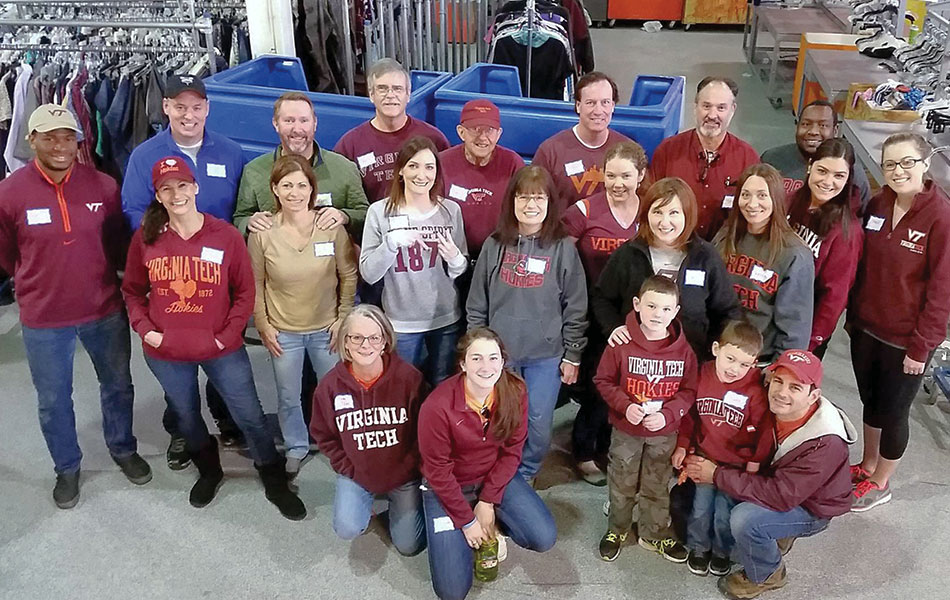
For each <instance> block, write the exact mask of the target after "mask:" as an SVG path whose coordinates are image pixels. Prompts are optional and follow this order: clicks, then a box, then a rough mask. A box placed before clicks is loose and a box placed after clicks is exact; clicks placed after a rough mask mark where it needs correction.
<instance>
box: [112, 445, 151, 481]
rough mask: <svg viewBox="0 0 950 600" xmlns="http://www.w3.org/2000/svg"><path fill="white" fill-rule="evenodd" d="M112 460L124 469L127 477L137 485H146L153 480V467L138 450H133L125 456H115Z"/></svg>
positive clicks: (123, 471) (123, 472)
mask: <svg viewBox="0 0 950 600" xmlns="http://www.w3.org/2000/svg"><path fill="white" fill-rule="evenodd" d="M112 460H114V461H115V464H117V465H119V468H120V469H122V474H123V475H125V478H126V479H128V480H129V481H131V482H132V483H134V484H135V485H145V484H146V483H148V482H149V481H151V480H152V468H151V467H149V466H148V463H147V462H145V459H143V458H142V457H141V456H139V455H138V452H133V453H132V454H131V455H129V456H126V457H124V458H116V457H115V456H113V457H112Z"/></svg>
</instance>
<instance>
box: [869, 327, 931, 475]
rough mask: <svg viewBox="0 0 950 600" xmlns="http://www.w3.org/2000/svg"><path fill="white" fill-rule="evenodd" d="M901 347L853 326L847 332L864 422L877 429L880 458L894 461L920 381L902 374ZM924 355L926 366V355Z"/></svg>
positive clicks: (901, 446) (903, 447) (907, 435)
mask: <svg viewBox="0 0 950 600" xmlns="http://www.w3.org/2000/svg"><path fill="white" fill-rule="evenodd" d="M904 354H905V351H904V350H903V349H901V348H895V347H894V346H889V345H888V344H885V343H884V342H882V341H880V340H878V339H875V338H873V337H871V336H870V335H868V334H867V333H865V332H864V331H860V330H857V329H853V330H852V331H851V365H852V367H853V368H854V377H855V379H857V382H858V394H859V395H860V396H861V402H862V403H863V404H864V424H865V425H867V426H868V427H873V428H874V429H880V430H881V445H880V450H879V451H880V455H881V458H884V459H887V460H897V459H899V458H900V457H901V456H903V455H904V450H906V449H907V440H908V439H909V438H910V428H909V420H910V406H911V404H913V402H914V398H915V397H916V396H917V392H918V391H919V390H920V385H921V383H923V380H924V376H923V375H907V374H906V373H904ZM931 356H933V353H931V354H930V356H928V357H927V361H926V363H927V366H926V367H925V368H924V372H925V373H926V372H927V369H928V368H929V366H930V358H931Z"/></svg>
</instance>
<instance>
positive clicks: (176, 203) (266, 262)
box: [0, 59, 950, 598]
mask: <svg viewBox="0 0 950 600" xmlns="http://www.w3.org/2000/svg"><path fill="white" fill-rule="evenodd" d="M368 89H369V95H370V99H371V100H372V101H373V104H374V105H375V107H376V115H375V117H374V118H373V119H372V120H370V121H368V122H366V123H364V124H362V125H360V126H358V127H356V128H354V129H353V130H351V131H350V132H348V133H347V134H346V135H344V136H343V137H342V138H341V139H340V141H339V142H338V144H337V145H336V147H335V149H334V151H330V150H328V149H326V148H321V147H320V146H319V145H318V144H317V143H316V142H315V141H314V135H315V132H316V128H317V115H315V114H314V110H313V106H312V104H311V102H310V100H309V98H308V97H307V96H306V95H305V94H302V93H299V92H289V93H286V94H284V95H283V96H281V97H280V98H279V99H278V100H277V102H276V103H275V106H274V117H273V125H274V128H275V130H276V132H277V134H278V136H279V137H280V145H279V146H278V147H277V148H275V149H274V151H273V152H269V153H267V154H264V155H262V156H259V157H257V158H255V159H254V160H252V161H250V162H248V163H247V164H245V161H244V159H243V156H242V151H241V149H240V147H239V146H238V145H237V144H235V143H234V142H233V141H231V140H229V139H228V138H227V137H226V136H224V135H222V134H221V133H216V132H213V131H210V130H208V129H207V128H206V127H205V119H206V117H207V115H208V111H209V109H211V108H212V107H210V106H209V102H208V100H207V96H206V93H205V90H204V85H203V84H202V82H201V80H200V79H198V78H196V77H190V76H181V77H179V76H175V77H172V78H171V79H170V80H169V82H168V84H167V85H166V89H165V92H164V96H165V97H164V100H163V111H164V113H165V114H166V115H167V117H168V121H169V125H168V127H167V128H166V129H165V130H164V131H162V132H161V133H159V134H158V135H156V136H155V137H153V138H151V139H149V140H148V141H146V142H145V143H143V144H141V145H140V146H139V147H137V148H136V149H135V150H134V151H133V153H132V156H131V158H130V161H129V165H128V169H127V172H126V176H125V177H124V179H123V182H122V186H121V190H120V188H119V187H118V186H117V184H116V183H115V181H114V180H112V179H111V178H109V177H107V176H105V175H103V174H101V173H99V172H97V171H96V170H95V169H93V168H92V167H89V166H85V165H81V164H78V163H77V161H76V153H77V132H78V127H77V125H76V121H75V118H74V117H73V116H72V115H71V114H70V113H69V111H68V110H66V109H64V108H63V107H60V106H56V105H43V106H40V107H39V108H37V109H36V110H35V111H34V112H33V114H32V115H31V116H30V119H29V127H28V128H29V132H30V133H29V141H30V145H31V147H32V148H33V150H34V152H35V155H36V158H35V159H34V160H33V161H32V162H31V163H29V164H27V165H26V166H25V167H23V168H21V169H19V170H17V171H15V172H14V173H13V174H11V175H10V176H9V177H7V178H6V179H5V180H4V181H2V182H0V268H2V269H4V270H6V271H8V272H10V273H13V275H14V278H15V288H16V295H17V300H18V303H19V307H20V319H21V322H22V331H23V340H24V344H25V347H26V354H27V360H28V363H29V367H30V371H31V375H32V380H33V383H34V386H35V388H36V391H37V397H38V406H39V420H40V426H41V429H42V432H43V435H44V437H45V439H46V442H47V446H48V448H49V451H50V455H51V456H52V459H53V463H54V470H55V473H56V485H55V487H54V490H53V498H54V501H55V503H56V505H57V506H59V507H60V508H71V507H73V506H75V505H76V503H77V502H78V500H79V487H80V486H79V482H80V463H81V458H82V454H81V451H80V449H79V446H78V442H77V436H76V427H75V418H74V414H73V404H72V397H71V390H72V365H73V357H74V353H75V344H76V338H77V337H78V339H79V341H80V342H81V343H82V344H83V346H84V347H85V348H86V350H87V352H88V353H89V355H90V357H91V358H92V361H93V364H94V366H95V371H96V375H97V377H98V380H99V383H100V391H101V405H102V415H103V433H104V436H105V440H106V444H107V446H108V449H109V452H110V454H111V455H112V457H113V459H114V460H115V462H116V463H117V465H118V466H119V468H120V469H121V470H122V472H123V473H124V475H125V476H126V477H127V478H128V479H129V480H130V481H131V482H132V483H134V484H139V485H142V484H145V483H147V482H148V481H149V480H150V479H151V470H150V467H149V465H148V463H147V462H146V461H144V460H143V459H142V458H141V457H140V456H139V455H138V453H137V446H136V439H135V437H134V435H133V433H132V413H133V388H132V378H131V374H130V367H129V364H130V356H131V351H130V350H131V339H130V337H131V336H130V333H129V329H130V326H131V329H132V330H134V331H135V332H136V333H137V334H138V335H139V337H140V338H141V340H142V347H143V349H144V354H145V362H146V364H147V366H148V368H149V369H150V370H151V371H152V373H153V374H154V376H155V378H156V379H157V381H158V382H159V384H160V385H161V387H162V389H163V390H164V393H165V400H166V404H167V410H166V413H165V416H164V419H163V425H164V427H165V429H166V430H167V431H168V433H169V434H170V436H171V442H170V444H169V448H168V452H167V454H166V458H167V463H168V466H169V467H170V468H172V469H183V468H185V467H187V466H188V465H189V464H190V463H194V464H195V466H196V468H197V471H198V479H197V481H196V482H195V484H194V485H193V487H192V489H191V492H190V502H191V504H192V505H194V506H196V507H203V506H206V505H208V504H209V503H211V502H212V501H213V499H214V497H215V494H216V492H217V490H218V488H219V486H220V485H221V483H222V480H223V471H222V469H221V462H220V458H219V448H218V443H219V441H218V440H220V443H221V444H224V445H226V446H243V445H246V446H247V449H248V452H249V453H250V456H251V457H252V459H253V461H254V465H255V467H256V469H257V470H258V472H259V474H260V478H261V481H262V483H263V487H264V491H265V494H266V497H267V499H268V500H269V501H271V502H272V503H273V504H275V505H276V506H277V508H278V509H279V511H280V512H281V514H282V515H284V516H285V517H287V518H289V519H294V520H298V519H303V518H304V517H305V516H306V514H307V511H306V507H305V506H304V504H303V503H302V502H301V500H300V499H299V497H298V496H297V494H296V491H295V488H294V486H292V484H291V482H292V480H293V478H294V477H295V476H296V475H297V474H298V472H299V471H300V468H301V465H302V464H303V462H304V460H305V459H306V458H307V456H308V454H309V453H310V451H311V439H312V440H313V441H314V442H315V443H316V445H317V447H318V448H319V450H320V452H321V453H322V454H324V455H325V456H326V458H327V460H328V462H329V464H330V466H331V467H332V469H333V470H334V472H335V473H336V488H335V489H336V492H335V493H336V496H335V500H334V512H333V528H334V530H335V532H336V533H337V534H338V535H339V536H340V537H342V538H345V539H352V538H355V537H356V536H358V535H360V534H362V533H363V532H364V531H365V530H366V529H367V527H368V526H369V523H370V520H371V518H372V515H373V501H374V499H376V498H378V497H385V498H387V499H388V501H389V519H388V523H389V533H390V536H391V538H392V542H393V545H394V546H395V547H396V549H397V550H398V551H399V552H400V553H402V554H405V555H413V554H417V553H419V552H421V551H422V550H423V549H425V548H426V547H428V549H429V551H428V558H429V565H430V571H431V576H432V584H433V588H434V590H435V593H436V595H438V596H439V597H440V598H463V597H465V596H466V595H467V593H468V591H469V589H470V587H471V585H472V579H473V570H472V564H473V557H474V552H475V551H476V550H477V549H478V548H480V547H481V546H482V544H484V543H485V542H487V541H490V540H496V539H497V540H499V541H500V542H501V544H500V549H499V558H500V559H501V560H504V558H505V556H506V554H507V543H506V540H507V539H509V538H510V539H511V540H512V541H514V542H515V543H516V544H517V545H519V546H521V547H523V548H527V549H530V550H534V551H538V552H544V551H546V550H548V549H550V548H551V547H552V546H553V545H554V544H555V541H556V538H557V530H556V525H555V521H554V518H553V516H552V515H551V512H550V511H549V510H548V508H547V507H546V505H545V503H544V502H543V501H542V499H541V498H540V496H539V495H538V494H537V493H536V492H535V490H534V487H533V483H534V480H535V477H536V475H537V473H538V471H539V469H540V467H541V464H542V462H543V461H544V458H545V456H546V454H547V452H548V449H549V446H550V441H551V430H552V422H553V415H554V411H555V408H556V406H557V404H558V399H559V397H562V398H563V397H569V398H571V399H573V400H575V401H577V402H578V403H579V404H580V409H579V410H578V413H577V416H576V418H575V421H574V426H573V433H572V441H573V452H574V457H575V459H576V461H577V469H578V472H579V474H580V475H581V477H582V478H583V479H584V480H586V481H588V482H589V483H592V484H594V485H607V487H608V495H609V501H608V503H607V505H606V506H605V512H606V513H607V528H606V532H605V534H604V535H603V538H602V539H601V542H600V545H599V549H598V551H599V553H600V556H601V557H602V558H603V559H604V560H607V561H612V560H615V559H616V558H617V557H618V556H619V554H620V551H621V548H622V546H623V545H624V543H625V542H626V541H627V539H628V536H629V535H631V533H632V534H633V535H634V536H635V537H636V540H637V541H638V543H639V545H640V546H642V547H643V548H646V549H648V550H650V551H652V552H655V553H658V554H660V555H661V556H663V557H664V558H666V559H668V560H671V561H673V562H685V563H687V566H688V568H689V570H690V571H691V572H693V573H695V574H697V575H707V574H709V573H712V574H715V575H720V576H721V579H720V580H719V587H720V589H721V590H722V591H723V593H724V594H726V595H727V596H729V597H736V598H753V597H755V596H757V595H758V594H760V593H762V592H763V591H766V590H770V589H775V588H778V587H781V586H783V585H785V583H786V581H787V574H786V570H785V566H784V563H783V558H782V556H783V554H785V553H786V552H788V550H789V549H790V548H791V545H792V543H793V542H794V539H795V538H797V537H803V536H809V535H814V534H815V533H818V532H820V531H822V530H823V529H825V528H826V527H827V526H828V523H829V521H830V519H831V518H833V517H836V516H839V515H842V514H844V513H847V512H849V511H852V512H861V511H865V510H869V509H871V508H873V507H875V506H878V505H880V504H882V503H884V502H887V501H888V500H889V499H890V497H891V492H890V487H889V480H890V478H891V477H892V476H893V474H894V472H895V470H896V468H897V465H898V462H899V460H900V458H901V456H902V455H903V453H904V450H905V448H906V446H907V441H908V418H909V408H910V405H911V402H912V400H913V398H914V396H915V394H916V393H917V391H918V389H919V387H920V384H921V379H922V376H923V373H924V371H925V369H926V368H927V363H928V362H929V360H930V358H931V356H932V354H933V351H934V349H935V348H936V347H937V345H939V344H940V342H941V341H942V340H943V339H944V336H945V333H946V327H947V321H948V316H950V266H948V265H947V264H946V262H947V261H948V260H950V254H948V252H947V251H948V249H950V200H948V198H947V196H946V195H945V194H944V192H943V191H942V190H941V189H940V188H939V187H937V186H936V185H935V184H934V183H933V182H932V181H929V180H928V178H927V176H926V173H927V169H928V167H929V164H930V159H931V155H932V149H931V148H930V147H929V145H928V144H927V142H926V140H924V139H923V138H921V137H920V136H917V135H915V134H910V133H906V134H898V135H895V136H892V137H891V138H889V139H888V140H887V141H886V142H885V143H884V147H883V153H882V157H881V164H882V168H883V172H884V177H885V181H884V182H883V183H884V184H885V185H884V187H883V188H882V189H881V191H880V192H879V193H878V194H877V195H875V196H874V197H873V198H871V197H870V191H869V186H868V184H867V178H866V176H865V175H864V172H863V169H862V168H861V167H860V165H855V160H854V152H853V150H852V148H851V146H850V145H849V144H848V143H847V142H846V141H844V140H842V139H839V138H838V137H837V117H836V115H835V112H834V109H833V107H832V105H830V104H828V103H826V102H823V101H818V102H813V103H812V104H809V105H808V106H807V107H805V108H804V109H803V110H802V112H801V115H800V117H799V121H798V126H797V131H796V143H795V144H794V147H788V148H786V147H782V148H777V149H773V150H770V151H768V152H765V153H764V154H763V155H762V157H761V159H760V157H759V155H758V154H757V153H756V151H755V150H754V149H752V147H751V146H749V145H748V144H747V143H745V142H743V141H742V140H740V139H739V138H737V137H736V136H734V135H733V134H731V133H729V132H728V129H729V125H730V123H731V120H732V117H733V115H734V114H735V111H736V107H737V102H736V97H737V94H738V89H737V87H736V84H735V83H734V82H732V81H730V80H729V79H725V78H719V77H708V78H706V79H704V80H703V81H702V82H700V83H699V85H698V88H697V93H696V97H695V117H696V128H695V129H690V130H688V131H684V132H682V133H680V134H678V135H675V136H673V137H671V138H668V139H666V140H664V141H663V142H662V143H661V144H660V146H659V147H658V148H657V150H656V152H655V153H654V155H653V158H652V161H651V160H650V159H649V158H648V156H647V154H646V153H645V152H644V150H643V148H642V147H641V146H640V145H639V144H637V143H636V142H635V141H633V140H630V139H629V138H627V137H626V136H624V135H622V134H621V133H619V132H616V131H614V130H612V129H611V128H610V120H611V115H612V112H613V108H614V106H615V105H616V103H617V102H618V100H619V97H618V91H617V86H616V84H615V83H614V82H613V80H612V79H611V78H610V77H609V76H607V75H605V74H603V73H599V72H594V73H590V74H588V75H585V76H584V77H583V78H581V79H580V80H579V81H578V83H577V85H576V88H575V108H576V111H577V113H578V116H579V118H578V123H577V124H576V125H575V126H574V127H572V128H570V129H568V130H565V131H563V132H561V133H559V134H557V135H555V136H553V137H552V138H550V139H548V140H547V141H545V142H544V143H542V144H541V145H540V147H539V148H538V151H537V154H536V155H535V157H534V160H533V161H532V162H531V164H530V165H527V166H526V165H525V164H524V161H523V160H522V159H521V158H520V157H519V156H518V155H517V154H516V153H514V152H512V151H510V150H508V149H506V148H504V147H503V146H501V145H499V140H500V138H501V137H502V134H503V131H502V128H501V123H500V117H499V111H498V108H497V107H495V106H494V105H493V104H492V103H491V102H490V101H488V100H485V99H477V100H473V101H471V102H469V103H468V104H466V105H465V107H464V108H463V110H462V113H461V117H460V122H459V125H458V127H457V133H458V135H459V138H460V139H461V140H462V143H461V144H459V145H457V146H454V147H449V144H448V141H447V140H446V138H445V136H444V135H443V134H442V133H441V132H440V131H439V130H437V129H435V128H434V127H432V126H431V125H428V124H427V123H424V122H421V121H417V120H415V119H413V118H412V117H410V116H408V115H407V114H406V112H405V109H406V104H407V102H408V100H409V97H410V94H411V89H410V79H409V76H408V73H407V72H406V71H405V70H404V69H403V68H402V66H401V65H399V63H397V62H395V61H393V60H391V59H383V60H381V61H379V62H378V63H377V64H376V65H374V66H373V68H372V69H371V70H370V71H369V73H368ZM770 163H771V164H770ZM120 272H124V275H123V276H122V277H121V278H120ZM73 286H78V288H77V287H73ZM846 309H847V317H846V329H847V331H848V334H849V336H850V338H851V354H852V363H853V365H854V371H855V375H856V377H857V382H858V392H859V394H860V397H861V400H862V402H863V404H864V414H863V423H864V432H863V440H864V453H863V458H862V460H861V461H860V462H859V463H858V464H855V465H849V462H848V449H847V448H848V444H851V443H853V442H854V441H855V440H856V439H857V434H856V432H855V430H854V428H853V427H852V425H851V423H850V421H849V420H848V418H847V416H846V415H845V414H844V413H843V412H842V411H840V410H839V409H837V408H836V407H835V406H834V405H833V404H832V403H831V402H830V401H829V400H828V399H826V398H824V397H823V396H822V394H821V384H822V365H821V357H822V356H823V354H824V352H825V350H826V349H827V346H828V341H829V339H830V337H831V336H832V334H833V332H834V330H835V327H836V325H837V323H838V321H839V319H840V317H841V315H842V314H843V313H845V311H846ZM252 318H253V325H254V329H256V331H257V333H258V334H259V336H260V340H261V342H262V344H263V345H264V347H265V348H266V349H267V351H268V353H269V355H270V362H271V364H272V367H273V372H274V378H275V382H276V389H277V407H278V420H279V424H280V431H281V438H282V442H275V439H274V436H273V435H272V433H271V431H270V429H269V428H268V425H267V422H266V419H265V415H264V412H263V410H262V408H261V403H260V400H259V398H258V395H257V392H256V388H255V383H254V378H253V375H252V371H251V363H250V360H249V357H248V353H247V351H246V349H245V335H246V333H245V330H246V328H247V327H248V323H249V322H250V321H251V320H252ZM199 366H200V367H201V369H202V370H203V371H204V372H205V373H206V375H207V379H208V383H207V386H206V390H205V398H206V402H207V403H208V406H209V409H210V411H211V414H212V416H213V418H214V419H215V421H216V424H217V427H218V430H219V432H220V436H219V437H218V438H216V437H214V436H212V435H211V434H210V433H209V429H208V427H207V425H206V423H205V421H204V419H203V418H202V416H201V404H200V402H201V400H200V397H201V395H200V390H199V385H198V368H199ZM281 444H282V448H280V445H281ZM605 465H606V466H605ZM677 473H678V475H677ZM677 477H678V479H677V481H676V485H675V487H673V488H672V490H673V491H672V492H670V491H669V489H670V487H669V484H670V483H671V482H672V480H673V478H677ZM671 499H672V501H671ZM734 562H738V563H739V564H740V565H741V567H742V568H741V569H737V570H733V569H732V565H733V563H734Z"/></svg>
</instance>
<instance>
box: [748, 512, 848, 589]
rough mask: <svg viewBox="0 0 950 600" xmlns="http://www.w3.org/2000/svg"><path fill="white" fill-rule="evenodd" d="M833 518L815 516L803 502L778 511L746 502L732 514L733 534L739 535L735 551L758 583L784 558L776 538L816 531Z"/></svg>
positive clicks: (776, 567) (812, 533) (799, 535)
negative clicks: (785, 510) (802, 504)
mask: <svg viewBox="0 0 950 600" xmlns="http://www.w3.org/2000/svg"><path fill="white" fill-rule="evenodd" d="M829 521H830V519H819V518H817V517H813V516H812V515H811V513H809V512H808V511H807V510H805V509H804V508H802V507H800V506H799V507H797V508H793V509H792V510H790V511H787V512H777V511H774V510H769V509H767V508H764V507H762V506H759V505H758V504H753V503H752V502H743V503H741V504H739V505H737V506H736V507H735V508H734V509H732V517H731V518H730V523H731V525H732V537H734V538H735V539H736V547H735V550H734V551H733V553H734V555H735V558H736V560H737V561H739V562H741V563H742V566H743V567H745V574H746V576H748V578H749V579H750V580H751V581H753V582H755V583H762V582H763V581H765V580H766V579H768V578H769V575H771V574H772V573H774V572H775V570H776V569H778V566H779V564H781V562H782V553H781V552H780V551H779V549H778V544H777V543H776V540H780V539H782V538H786V537H808V536H812V535H815V534H816V533H819V532H821V531H823V530H824V529H825V528H826V527H828V523H829Z"/></svg>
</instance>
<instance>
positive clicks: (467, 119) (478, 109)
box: [459, 99, 501, 129]
mask: <svg viewBox="0 0 950 600" xmlns="http://www.w3.org/2000/svg"><path fill="white" fill-rule="evenodd" d="M459 124H460V125H462V127H480V126H488V127H494V128H495V129H501V115H500V114H499V113H498V107H497V106H495V105H494V104H492V102H491V101H490V100H484V99H478V100H469V101H468V102H466V103H465V106H463V107H462V116H461V118H459Z"/></svg>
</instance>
